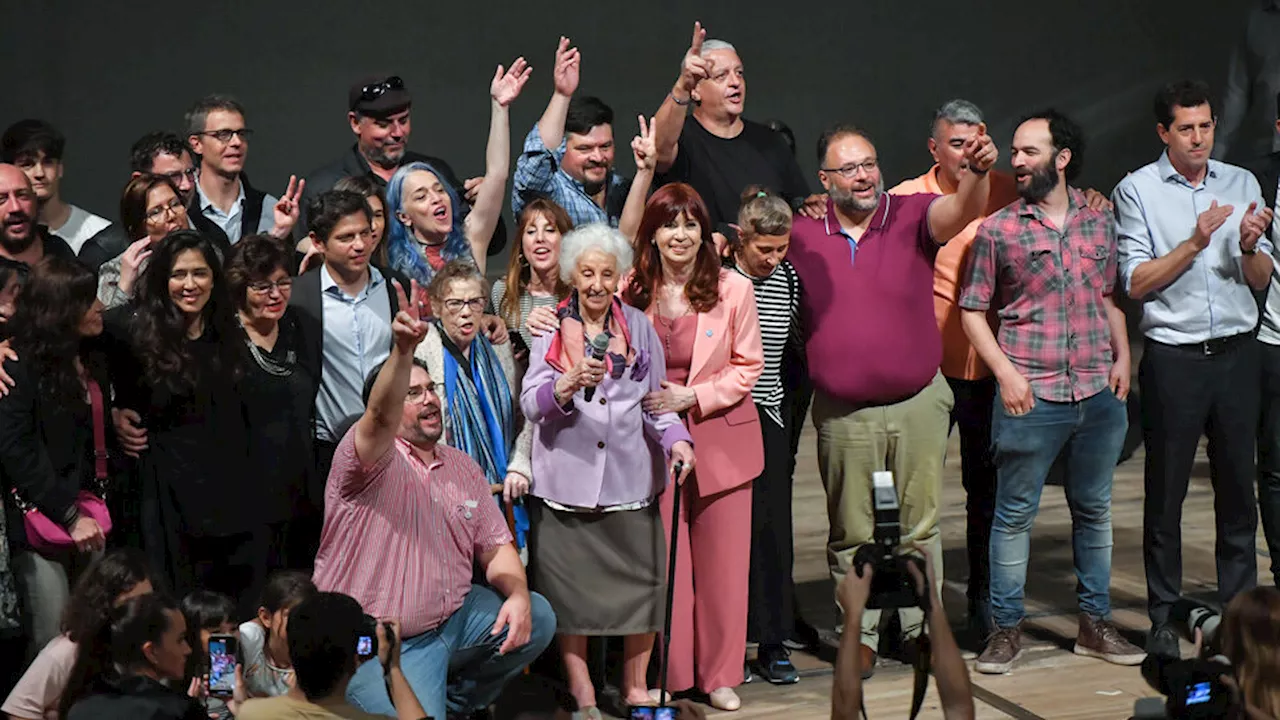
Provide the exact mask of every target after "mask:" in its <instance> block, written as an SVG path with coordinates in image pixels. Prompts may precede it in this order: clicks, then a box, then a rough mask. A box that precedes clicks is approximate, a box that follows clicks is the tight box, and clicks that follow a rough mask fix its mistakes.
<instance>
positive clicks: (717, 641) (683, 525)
mask: <svg viewBox="0 0 1280 720" xmlns="http://www.w3.org/2000/svg"><path fill="white" fill-rule="evenodd" d="M695 484H696V478H695V477H690V478H689V481H688V482H686V483H685V484H684V486H683V487H682V488H681V490H680V492H681V493H683V494H682V495H681V497H680V518H679V524H678V526H677V530H676V532H677V533H678V537H679V540H678V543H677V547H676V553H677V557H676V583H675V584H676V595H675V603H674V607H673V609H672V613H671V660H670V667H669V669H668V671H667V672H668V675H667V688H668V689H669V690H670V691H672V692H679V691H681V690H688V689H689V688H692V687H697V688H698V689H699V690H701V691H703V692H708V693H709V692H711V691H712V690H715V689H716V688H720V687H737V686H738V685H741V684H742V664H743V660H744V659H745V655H746V651H747V578H748V574H749V572H750V569H751V483H747V484H745V485H741V486H739V487H737V488H734V489H732V490H728V491H726V492H722V493H719V494H717V495H711V496H709V497H698V493H697V488H696V485H695ZM660 503H661V505H660V507H661V509H662V523H663V526H664V527H665V528H666V532H667V538H668V542H670V538H671V504H672V493H671V491H670V490H669V489H668V491H667V492H664V493H663V494H662V496H661V500H660ZM667 552H668V553H670V546H668V549H667ZM661 647H662V646H661V644H659V645H658V647H657V648H656V649H657V650H659V651H661Z"/></svg>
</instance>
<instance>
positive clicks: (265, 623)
mask: <svg viewBox="0 0 1280 720" xmlns="http://www.w3.org/2000/svg"><path fill="white" fill-rule="evenodd" d="M315 593H316V586H315V583H313V582H311V577H310V576H309V575H307V574H306V573H301V572H298V571H296V570H282V571H280V572H277V573H275V574H273V575H272V576H271V577H269V578H267V584H266V587H264V588H263V590H262V605H261V607H259V608H258V617H257V618H255V619H253V620H250V621H248V622H245V623H241V625H240V650H241V653H242V655H241V657H243V658H244V660H243V662H244V666H243V668H242V673H243V675H244V682H245V688H246V689H247V690H248V691H249V697H275V696H277V695H284V694H285V693H287V692H289V688H291V687H293V684H294V676H293V662H292V661H291V660H290V659H289V641H288V630H287V627H288V624H289V611H290V610H292V609H293V608H294V607H297V605H298V603H301V602H302V601H303V600H306V599H307V598H309V597H311V596H312V595H314V594H315Z"/></svg>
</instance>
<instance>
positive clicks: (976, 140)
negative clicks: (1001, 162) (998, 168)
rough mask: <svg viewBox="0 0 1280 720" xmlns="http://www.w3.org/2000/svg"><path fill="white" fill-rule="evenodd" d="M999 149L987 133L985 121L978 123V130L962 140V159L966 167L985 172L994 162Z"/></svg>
mask: <svg viewBox="0 0 1280 720" xmlns="http://www.w3.org/2000/svg"><path fill="white" fill-rule="evenodd" d="M999 157H1000V151H999V150H997V149H996V144H995V142H994V141H992V139H991V136H990V135H988V134H987V125H986V123H981V124H979V125H978V132H977V134H976V135H974V136H973V137H971V138H969V139H968V140H966V141H965V142H964V159H965V164H966V166H967V167H970V168H973V169H974V170H976V171H978V172H986V171H988V170H990V169H991V166H993V165H995V164H996V160H997V159H998V158H999Z"/></svg>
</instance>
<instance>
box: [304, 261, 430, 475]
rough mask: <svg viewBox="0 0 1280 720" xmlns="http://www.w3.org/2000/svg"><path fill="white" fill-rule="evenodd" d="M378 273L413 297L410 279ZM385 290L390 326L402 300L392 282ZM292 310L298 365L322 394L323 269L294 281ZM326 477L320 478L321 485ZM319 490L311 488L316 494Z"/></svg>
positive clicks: (381, 271)
mask: <svg viewBox="0 0 1280 720" xmlns="http://www.w3.org/2000/svg"><path fill="white" fill-rule="evenodd" d="M378 272H380V273H382V275H383V277H385V278H387V279H388V280H390V281H392V282H396V283H399V284H400V287H402V288H403V289H404V293H405V295H406V296H408V295H409V292H410V287H411V284H410V282H409V279H408V278H406V277H405V276H404V275H401V274H400V273H398V272H396V271H395V270H388V269H386V268H379V269H378ZM384 287H385V288H386V291H387V297H388V299H389V300H390V302H391V317H389V318H387V323H388V324H390V323H391V318H392V317H395V314H396V313H397V312H399V311H400V301H399V299H398V298H397V297H396V292H395V289H394V287H393V286H392V284H391V282H387V283H385V285H384ZM289 307H290V308H291V309H292V310H293V312H294V314H296V315H297V318H298V329H299V331H300V333H301V335H302V342H301V350H300V352H299V357H298V364H299V365H301V366H302V367H303V369H304V370H306V372H307V373H309V374H310V375H311V377H313V378H315V379H316V382H317V385H316V390H317V392H318V391H319V388H320V384H321V383H323V382H324V381H323V377H324V375H323V372H322V370H323V367H324V300H323V298H322V297H321V296H320V268H319V267H316V268H312V269H310V270H308V271H307V272H305V273H303V274H301V275H299V276H298V277H297V279H296V280H294V281H293V295H292V296H290V298H289ZM363 382H364V378H361V379H360V383H363ZM325 480H326V478H316V481H317V482H319V483H320V484H321V485H323V483H324V482H325ZM316 490H317V488H315V487H313V488H311V492H312V494H313V495H314V492H315V491H316ZM319 492H320V493H321V496H323V492H324V489H323V487H321V488H319Z"/></svg>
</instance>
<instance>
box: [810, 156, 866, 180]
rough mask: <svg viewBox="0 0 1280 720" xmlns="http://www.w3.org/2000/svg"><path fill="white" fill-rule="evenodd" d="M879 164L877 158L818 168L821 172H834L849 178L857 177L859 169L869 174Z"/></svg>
mask: <svg viewBox="0 0 1280 720" xmlns="http://www.w3.org/2000/svg"><path fill="white" fill-rule="evenodd" d="M879 165H880V163H879V161H877V160H868V161H866V162H863V163H855V164H853V165H843V166H841V167H838V168H818V169H819V170H821V171H822V172H828V173H836V174H838V175H839V176H840V177H842V178H844V179H846V180H851V179H853V178H854V177H857V175H858V171H859V170H861V171H863V172H864V173H866V174H868V175H870V174H871V173H873V172H875V171H876V168H877V167H879Z"/></svg>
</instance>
